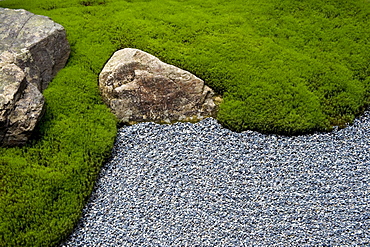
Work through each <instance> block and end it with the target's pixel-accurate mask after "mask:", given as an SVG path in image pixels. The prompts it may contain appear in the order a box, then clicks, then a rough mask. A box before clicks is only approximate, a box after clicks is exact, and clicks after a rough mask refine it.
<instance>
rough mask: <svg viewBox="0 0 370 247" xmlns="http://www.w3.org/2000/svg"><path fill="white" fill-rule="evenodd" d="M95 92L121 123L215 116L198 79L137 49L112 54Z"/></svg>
mask: <svg viewBox="0 0 370 247" xmlns="http://www.w3.org/2000/svg"><path fill="white" fill-rule="evenodd" d="M99 88H100V90H101V92H102V96H103V100H104V101H105V102H106V104H107V105H108V106H109V107H110V108H111V109H112V111H113V113H114V114H115V115H116V116H117V117H118V119H119V120H120V121H121V122H123V123H130V124H133V123H136V122H142V121H154V122H159V123H171V122H176V121H198V120H201V119H203V118H205V117H209V116H213V115H214V114H215V112H216V104H215V103H214V100H213V98H214V92H213V91H212V89H211V88H209V87H208V86H206V85H205V84H204V82H203V81H202V80H201V79H199V78H198V77H196V76H195V75H193V74H191V73H190V72H188V71H185V70H182V69H180V68H177V67H175V66H172V65H169V64H166V63H164V62H162V61H160V60H159V59H158V58H156V57H154V56H152V55H150V54H148V53H146V52H143V51H141V50H138V49H131V48H126V49H122V50H119V51H117V52H115V53H114V55H113V56H112V57H111V58H110V60H109V61H108V62H107V64H106V65H105V66H104V68H103V70H102V71H101V73H100V75H99Z"/></svg>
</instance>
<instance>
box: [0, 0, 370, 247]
mask: <svg viewBox="0 0 370 247" xmlns="http://www.w3.org/2000/svg"><path fill="white" fill-rule="evenodd" d="M0 7H8V8H23V9H26V10H29V11H31V12H33V13H35V14H41V15H46V16H49V17H51V18H52V19H53V20H54V21H56V22H58V23H60V24H62V25H63V26H64V27H65V28H66V30H67V34H68V39H69V41H70V43H71V47H72V53H71V57H70V59H69V61H68V64H67V66H66V68H65V69H63V70H62V71H60V72H59V74H58V75H57V77H56V78H55V79H54V80H53V81H52V82H51V83H50V86H49V88H48V89H47V90H46V91H45V98H46V102H47V112H46V116H45V117H44V119H43V121H42V123H41V124H40V126H39V128H38V135H37V136H36V138H35V140H33V141H31V142H30V143H29V144H28V145H27V146H26V147H23V148H9V149H0V246H50V245H54V244H56V243H58V242H60V241H62V240H63V239H64V238H65V237H66V236H67V235H68V234H69V233H70V232H71V230H72V229H73V226H74V224H75V223H76V222H77V220H78V218H79V216H80V213H81V209H82V207H83V205H84V203H85V201H86V199H87V197H88V195H89V194H90V192H91V189H92V186H93V182H94V180H95V178H96V176H97V173H98V171H99V169H100V166H101V164H102V163H103V161H104V160H105V159H106V158H107V157H108V156H109V153H110V150H111V148H112V145H113V141H114V137H115V134H116V124H117V122H116V119H115V118H114V117H113V116H112V114H111V113H110V112H109V110H108V109H107V108H106V107H105V106H104V104H103V103H102V100H101V98H100V95H99V91H98V88H97V78H98V73H99V72H100V70H101V69H102V67H103V66H104V63H105V62H106V61H107V60H108V59H109V57H110V56H111V55H112V54H113V53H114V51H116V50H117V49H120V48H124V47H132V48H138V49H141V50H144V51H146V52H149V53H151V54H153V55H155V56H158V57H159V58H160V59H161V60H162V61H164V62H167V63H170V64H174V65H176V66H179V67H181V68H183V69H186V70H188V71H190V72H192V73H194V74H196V75H197V76H198V77H200V78H202V79H204V80H205V81H206V83H207V84H208V85H209V86H210V87H212V88H213V89H215V90H216V92H217V93H218V94H220V95H222V96H223V98H224V101H223V103H222V104H221V105H220V111H219V114H218V117H217V118H218V120H219V121H220V122H221V123H222V124H223V125H224V126H226V127H228V128H230V129H233V130H236V131H241V130H244V129H253V130H259V131H261V132H273V133H282V134H299V133H307V132H311V131H315V130H324V131H325V130H330V128H331V126H333V125H339V126H344V125H345V124H346V123H348V122H351V121H352V120H353V119H354V118H355V117H356V116H357V115H359V114H360V113H361V112H362V111H363V110H364V108H365V107H366V105H367V104H368V103H369V95H370V94H369V92H370V87H369V85H370V79H369V78H370V77H369V74H370V71H369V67H370V66H369V65H370V32H369V30H370V22H369V21H368V20H369V19H370V2H369V1H367V0H352V1H342V0H331V1H322V0H310V1H293V0H243V1H241V0H235V1H219V0H152V1H151V0H127V1H123V0H32V1H24V0H5V1H1V2H0Z"/></svg>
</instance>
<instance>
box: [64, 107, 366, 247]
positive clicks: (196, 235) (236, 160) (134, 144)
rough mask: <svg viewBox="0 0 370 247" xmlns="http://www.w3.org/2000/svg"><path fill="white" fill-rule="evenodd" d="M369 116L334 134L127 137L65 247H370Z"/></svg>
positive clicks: (200, 131) (175, 131) (159, 130)
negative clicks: (368, 246) (367, 246)
mask: <svg viewBox="0 0 370 247" xmlns="http://www.w3.org/2000/svg"><path fill="white" fill-rule="evenodd" d="M369 137H370V114H369V113H366V114H365V115H364V116H363V117H361V118H360V119H358V120H356V121H355V123H354V125H351V126H348V127H347V128H345V129H342V130H335V131H334V132H332V133H326V134H312V135H304V136H296V137H285V136H278V135H262V134H259V133H257V132H253V131H246V132H243V133H234V132H231V131H229V130H227V129H224V128H222V127H221V126H220V125H219V124H218V123H217V121H216V120H214V119H206V120H204V121H202V122H200V123H197V124H190V123H178V124H174V125H157V124H154V123H142V124H137V125H134V126H130V127H123V128H121V129H120V130H119V133H118V137H117V142H116V144H115V148H114V151H113V158H112V160H111V161H110V162H108V163H107V164H106V165H105V166H104V167H103V169H102V171H101V175H100V179H99V180H98V181H97V184H96V188H95V190H94V192H93V194H92V196H91V200H90V202H89V203H88V204H87V206H86V207H85V209H84V212H83V217H82V219H81V221H80V222H79V224H78V227H77V228H76V229H75V231H74V232H73V234H72V235H71V236H70V238H69V239H68V240H67V242H66V243H65V244H64V245H63V246H365V245H370V230H369V229H370V186H369V185H370V183H369V180H370V176H369V175H370V153H369V152H368V150H369V148H370V140H369Z"/></svg>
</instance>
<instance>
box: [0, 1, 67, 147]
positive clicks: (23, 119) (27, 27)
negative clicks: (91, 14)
mask: <svg viewBox="0 0 370 247" xmlns="http://www.w3.org/2000/svg"><path fill="white" fill-rule="evenodd" d="M69 52H70V47H69V44H68V41H67V39H66V32H65V30H64V28H63V27H62V26H61V25H59V24H57V23H55V22H53V21H52V20H51V19H50V18H48V17H45V16H39V15H34V14H32V13H30V12H28V11H25V10H11V9H3V8H0V68H1V69H0V146H15V145H21V144H24V143H25V142H26V141H27V139H28V138H29V136H30V135H31V133H32V131H33V129H34V128H35V126H36V124H37V122H38V121H39V119H40V118H41V117H42V113H43V112H44V98H43V96H42V94H41V92H42V91H43V90H44V89H45V88H46V87H47V86H48V83H49V82H50V81H51V79H52V78H53V77H54V76H55V75H56V73H57V72H58V71H59V70H60V69H61V68H63V67H64V65H65V63H66V61H67V59H68V57H69Z"/></svg>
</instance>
